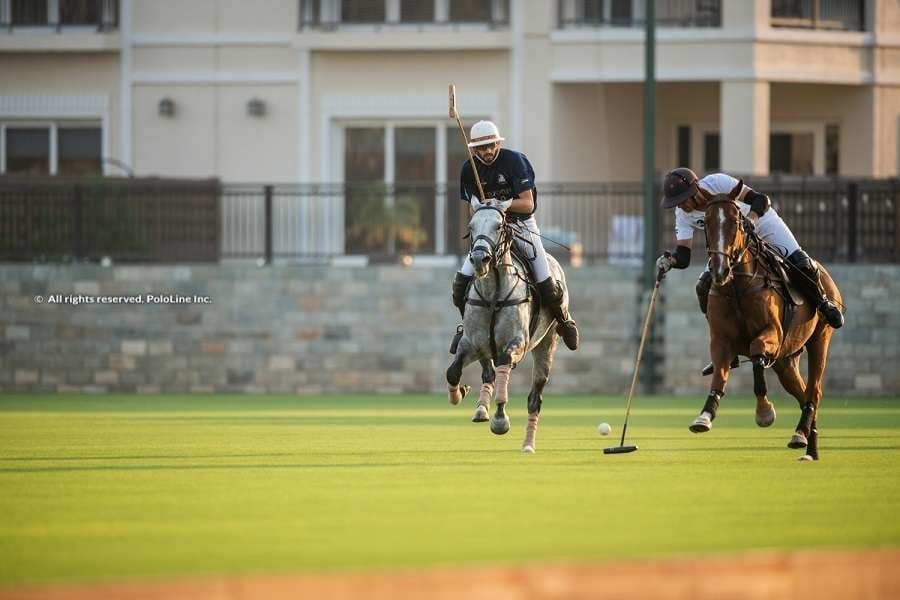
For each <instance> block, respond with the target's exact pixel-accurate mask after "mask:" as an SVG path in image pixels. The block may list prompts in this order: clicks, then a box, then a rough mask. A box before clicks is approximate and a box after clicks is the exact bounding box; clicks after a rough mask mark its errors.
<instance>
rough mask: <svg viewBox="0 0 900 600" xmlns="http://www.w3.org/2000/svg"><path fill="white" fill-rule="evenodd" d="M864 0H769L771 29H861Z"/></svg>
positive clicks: (864, 22) (864, 20) (864, 21)
mask: <svg viewBox="0 0 900 600" xmlns="http://www.w3.org/2000/svg"><path fill="white" fill-rule="evenodd" d="M865 7H866V3H865V0H772V27H794V28H800V29H825V30H832V31H863V30H865V28H866V27H865V24H866V19H865Z"/></svg>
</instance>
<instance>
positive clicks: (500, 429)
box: [491, 417, 509, 435]
mask: <svg viewBox="0 0 900 600" xmlns="http://www.w3.org/2000/svg"><path fill="white" fill-rule="evenodd" d="M507 432H509V418H508V417H507V418H506V419H491V433H494V434H496V435H503V434H505V433H507Z"/></svg>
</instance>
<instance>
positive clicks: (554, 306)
mask: <svg viewBox="0 0 900 600" xmlns="http://www.w3.org/2000/svg"><path fill="white" fill-rule="evenodd" d="M537 288H538V292H539V293H540V294H541V304H543V305H544V306H546V307H547V308H548V309H549V310H550V314H552V315H553V318H554V319H556V322H557V326H556V333H558V334H559V335H560V337H561V338H562V339H563V342H564V343H565V345H566V347H567V348H568V349H569V350H575V349H576V348H578V327H577V326H576V325H575V321H573V320H572V319H571V317H570V316H569V311H568V309H566V307H564V306H563V305H562V300H563V291H562V287H560V285H559V282H558V281H556V280H555V279H553V277H548V278H547V279H545V280H543V281H541V282H539V283H538V284H537Z"/></svg>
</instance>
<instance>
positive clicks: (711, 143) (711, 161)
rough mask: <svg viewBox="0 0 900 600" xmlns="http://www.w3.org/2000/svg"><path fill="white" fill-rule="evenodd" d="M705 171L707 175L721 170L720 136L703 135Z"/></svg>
mask: <svg viewBox="0 0 900 600" xmlns="http://www.w3.org/2000/svg"><path fill="white" fill-rule="evenodd" d="M703 170H704V171H706V172H707V173H711V172H713V171H718V170H719V134H718V133H706V134H704V135H703Z"/></svg>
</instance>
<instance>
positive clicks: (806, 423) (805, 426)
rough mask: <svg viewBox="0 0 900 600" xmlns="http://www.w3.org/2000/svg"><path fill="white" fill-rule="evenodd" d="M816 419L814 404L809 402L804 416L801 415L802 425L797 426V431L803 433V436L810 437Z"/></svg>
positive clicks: (804, 409) (804, 408) (804, 410)
mask: <svg viewBox="0 0 900 600" xmlns="http://www.w3.org/2000/svg"><path fill="white" fill-rule="evenodd" d="M815 419H816V407H815V406H813V403H812V402H807V403H806V405H805V406H804V407H803V412H802V414H801V415H800V423H799V424H798V426H797V431H801V432H803V435H805V436H807V437H809V435H810V431H811V430H812V427H813V423H814V422H815Z"/></svg>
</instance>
